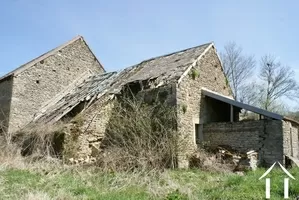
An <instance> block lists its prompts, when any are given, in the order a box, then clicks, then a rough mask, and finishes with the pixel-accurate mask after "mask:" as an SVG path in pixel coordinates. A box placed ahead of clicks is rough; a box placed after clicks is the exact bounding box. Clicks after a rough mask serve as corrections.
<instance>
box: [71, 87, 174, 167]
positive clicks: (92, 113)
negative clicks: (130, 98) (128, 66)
mask: <svg viewBox="0 0 299 200" xmlns="http://www.w3.org/2000/svg"><path fill="white" fill-rule="evenodd" d="M175 94H176V92H175V85H172V84H169V85H166V86H163V87H159V88H153V89H147V90H142V91H139V92H138V93H137V95H136V97H137V98H140V100H142V101H144V102H146V103H148V104H152V103H154V102H157V101H160V102H165V103H167V104H168V105H175ZM120 98H121V97H120ZM115 101H116V100H113V99H111V96H109V95H107V96H106V97H105V98H103V99H101V100H97V101H96V102H95V103H94V104H92V105H91V107H89V108H88V109H87V110H85V111H83V112H82V113H80V114H79V115H77V116H76V117H75V118H74V119H73V120H72V126H73V129H74V130H75V131H77V132H74V131H73V132H72V130H69V131H68V136H67V137H68V138H67V139H66V140H67V141H66V145H68V144H67V143H68V142H70V143H72V141H71V140H72V138H74V137H73V135H72V134H78V133H79V135H78V138H76V140H77V142H76V143H77V144H76V146H77V149H76V153H75V154H74V155H75V156H74V157H73V158H74V159H75V160H84V161H86V160H90V159H91V158H94V157H96V154H97V153H98V152H99V150H100V147H101V142H102V140H103V138H104V136H105V132H106V127H107V125H108V123H109V120H110V116H111V111H112V109H113V108H114V105H115ZM75 127H76V128H75ZM67 149H69V148H67ZM66 154H68V153H66Z"/></svg>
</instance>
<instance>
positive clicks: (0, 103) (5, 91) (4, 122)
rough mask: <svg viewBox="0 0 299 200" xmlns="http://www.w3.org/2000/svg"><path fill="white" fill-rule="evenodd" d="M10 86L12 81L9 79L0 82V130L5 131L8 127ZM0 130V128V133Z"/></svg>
mask: <svg viewBox="0 0 299 200" xmlns="http://www.w3.org/2000/svg"><path fill="white" fill-rule="evenodd" d="M12 84H13V79H12V78H11V77H8V78H6V79H4V80H2V81H1V82H0V126H3V127H2V128H5V129H6V128H7V127H8V119H9V114H10V102H11V95H12ZM2 128H1V127H0V132H1V129H2ZM4 131H5V130H4Z"/></svg>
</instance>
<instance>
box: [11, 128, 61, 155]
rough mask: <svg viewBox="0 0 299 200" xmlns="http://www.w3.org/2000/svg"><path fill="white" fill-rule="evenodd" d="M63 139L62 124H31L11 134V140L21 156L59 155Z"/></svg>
mask: <svg viewBox="0 0 299 200" xmlns="http://www.w3.org/2000/svg"><path fill="white" fill-rule="evenodd" d="M63 141H64V132H63V124H62V123H56V124H33V125H30V126H27V127H25V128H24V129H21V130H19V131H18V132H16V133H15V134H14V135H13V142H14V143H15V144H17V145H18V146H19V147H20V148H21V154H22V155H23V156H29V155H34V156H37V157H45V156H51V157H61V156H62V155H61V153H62V145H63Z"/></svg>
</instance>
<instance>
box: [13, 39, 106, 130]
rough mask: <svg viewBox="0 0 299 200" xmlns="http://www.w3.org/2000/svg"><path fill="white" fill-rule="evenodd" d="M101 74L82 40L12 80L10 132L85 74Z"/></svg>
mask: <svg viewBox="0 0 299 200" xmlns="http://www.w3.org/2000/svg"><path fill="white" fill-rule="evenodd" d="M88 71H90V73H99V72H103V69H102V68H101V67H100V64H99V63H98V62H97V60H96V58H95V57H94V55H93V54H92V53H91V52H90V50H89V48H88V47H87V45H86V44H85V42H84V41H83V40H82V39H78V40H76V41H75V42H73V43H71V44H70V45H68V46H66V47H64V48H63V49H62V50H61V51H59V52H57V53H56V54H54V55H51V56H49V57H48V58H46V59H44V60H43V61H41V62H39V63H37V64H36V65H34V66H32V67H31V68H29V69H27V70H25V71H23V72H21V73H20V74H18V75H17V76H16V77H15V78H14V84H13V94H12V96H13V98H12V104H11V115H10V127H9V131H10V132H13V131H15V130H17V129H19V128H20V127H22V126H24V125H26V124H27V123H29V122H30V121H31V120H32V119H33V117H34V114H35V113H36V112H37V111H38V110H39V108H40V107H41V106H42V104H43V103H45V102H46V101H48V100H50V99H51V98H53V97H54V96H55V95H56V94H57V93H59V92H60V91H62V90H63V89H64V88H65V87H66V86H68V85H70V84H71V83H72V82H73V81H74V80H75V79H77V78H78V77H80V76H82V74H85V73H87V72H88Z"/></svg>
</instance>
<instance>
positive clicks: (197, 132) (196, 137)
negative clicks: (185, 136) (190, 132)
mask: <svg viewBox="0 0 299 200" xmlns="http://www.w3.org/2000/svg"><path fill="white" fill-rule="evenodd" d="M195 142H196V144H198V143H199V142H200V141H199V124H195Z"/></svg>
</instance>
